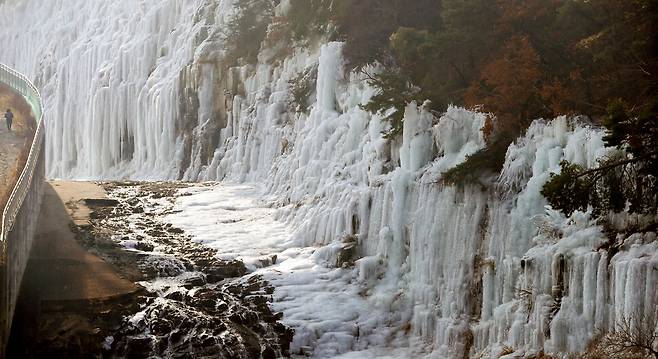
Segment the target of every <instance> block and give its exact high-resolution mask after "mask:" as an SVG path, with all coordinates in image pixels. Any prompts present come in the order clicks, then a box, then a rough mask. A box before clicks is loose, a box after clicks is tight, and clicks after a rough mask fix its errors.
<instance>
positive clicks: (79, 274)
mask: <svg viewBox="0 0 658 359" xmlns="http://www.w3.org/2000/svg"><path fill="white" fill-rule="evenodd" d="M105 198H106V196H105V193H104V191H103V190H102V188H100V187H99V186H97V185H96V184H94V183H89V182H53V183H47V184H46V186H45V190H44V197H43V204H42V207H41V215H40V217H39V226H38V230H37V235H36V238H35V243H34V247H33V249H32V256H31V258H30V262H29V263H28V267H27V272H26V277H25V280H26V281H27V282H26V283H25V285H30V286H32V287H33V288H34V289H33V290H37V291H38V292H39V297H40V298H41V302H42V304H45V303H46V302H57V303H62V302H75V303H80V304H83V303H88V302H94V301H102V300H109V299H113V298H115V297H118V296H124V295H127V294H130V293H134V292H135V291H137V290H138V288H137V286H135V285H134V284H133V283H132V282H130V281H128V280H126V279H124V278H121V277H120V276H119V275H118V274H117V273H116V271H115V270H114V268H113V267H112V266H111V265H110V264H108V263H106V262H105V261H103V260H102V259H101V258H99V257H97V256H95V255H93V254H90V253H88V252H87V251H86V250H85V249H84V248H83V247H82V246H80V244H78V242H77V241H76V239H75V235H74V234H73V232H72V231H71V227H70V226H71V224H73V223H74V222H75V224H76V225H84V224H86V223H87V222H88V220H89V213H90V211H89V208H87V206H86V205H84V200H85V199H105ZM65 203H66V204H68V208H67V205H65Z"/></svg>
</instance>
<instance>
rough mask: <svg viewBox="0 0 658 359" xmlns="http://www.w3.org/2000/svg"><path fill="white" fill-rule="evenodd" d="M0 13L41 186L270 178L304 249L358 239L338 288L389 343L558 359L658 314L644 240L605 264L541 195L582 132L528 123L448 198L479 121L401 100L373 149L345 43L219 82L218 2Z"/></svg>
mask: <svg viewBox="0 0 658 359" xmlns="http://www.w3.org/2000/svg"><path fill="white" fill-rule="evenodd" d="M0 13H4V14H11V16H8V18H9V19H10V20H9V23H10V25H9V26H7V27H6V28H7V29H8V30H7V31H5V30H3V32H2V33H0V45H2V48H5V49H8V50H7V51H3V52H2V53H0V61H3V62H8V63H9V64H11V65H14V66H16V67H18V68H19V69H21V70H23V71H25V72H26V73H27V74H30V75H31V76H33V77H35V78H36V79H37V82H38V83H39V84H40V85H41V87H42V88H43V92H44V96H45V97H46V108H47V113H48V121H49V127H48V139H47V141H48V147H47V149H46V151H47V154H48V170H49V174H50V176H51V177H73V178H117V177H126V176H128V177H133V178H160V179H174V178H183V179H186V180H192V181H196V180H231V181H238V182H241V181H250V182H260V183H265V184H266V187H267V189H268V191H267V200H268V201H270V202H271V203H272V205H273V206H276V207H278V208H280V209H279V218H280V219H281V220H283V221H287V222H288V223H290V224H291V225H292V227H293V228H296V229H297V231H296V233H295V234H294V236H295V240H296V241H297V243H298V244H300V245H302V244H303V245H305V246H308V245H316V246H318V247H321V246H330V247H331V248H334V247H336V248H341V246H342V245H343V243H346V242H349V241H354V240H355V241H357V244H358V246H357V250H356V253H355V258H354V259H355V263H354V267H353V274H354V275H353V279H352V281H353V282H354V284H356V285H358V286H360V287H361V288H362V290H361V291H360V293H362V295H363V296H364V297H365V298H366V300H368V302H369V303H370V304H371V308H372V310H373V313H380V314H381V316H380V317H379V318H383V319H381V320H380V321H379V322H378V325H379V326H386V327H387V328H388V329H389V332H390V333H391V334H390V336H389V337H387V339H386V340H388V342H389V343H390V344H391V345H413V344H412V343H415V342H414V341H413V340H415V339H414V338H416V339H419V340H421V342H423V343H425V345H426V346H427V350H426V352H427V355H428V356H432V357H435V358H457V357H460V358H461V357H462V356H463V355H464V354H470V355H471V356H475V355H477V354H485V355H491V356H496V355H497V354H498V353H500V352H501V351H502V348H503V346H509V347H511V348H514V349H515V350H516V353H515V355H526V356H529V355H532V354H533V353H537V352H538V351H540V350H544V351H546V352H550V353H554V354H566V353H569V352H579V351H582V350H584V348H585V346H586V344H587V342H588V341H589V339H590V338H591V337H592V336H593V334H594V333H595V332H596V331H598V330H606V329H609V328H611V327H612V326H613V325H614V322H615V321H616V320H618V319H619V318H621V317H622V316H623V315H628V314H630V313H632V312H633V311H636V310H641V311H643V312H644V313H650V312H651V310H653V309H652V308H655V306H656V304H658V303H656V300H657V299H656V297H657V296H656V294H658V292H657V290H656V283H658V274H657V271H656V266H657V265H658V255H657V254H656V253H657V249H658V248H656V246H657V244H656V236H655V234H651V233H649V234H642V235H640V234H636V235H631V236H629V237H628V238H625V237H623V236H622V237H621V238H618V239H617V240H618V242H619V243H621V246H620V248H619V249H620V250H619V251H618V252H617V253H613V252H608V251H607V250H606V249H605V248H608V247H606V246H605V245H604V244H605V243H606V242H607V241H608V238H607V237H606V236H605V235H604V233H603V231H602V228H600V227H599V226H597V224H596V223H595V221H594V220H593V219H591V218H590V216H589V214H588V213H580V212H577V213H575V214H574V215H573V216H572V217H571V218H565V217H564V216H563V215H561V214H560V213H557V212H555V211H553V210H551V209H550V208H547V207H546V201H545V200H544V199H543V198H542V196H541V194H540V190H541V188H542V185H543V184H544V183H545V182H546V181H547V179H548V178H549V176H550V173H551V172H553V171H557V170H558V169H559V162H560V161H561V160H563V159H567V160H570V161H573V162H576V163H580V164H582V165H585V166H588V167H592V166H594V165H595V164H596V160H597V158H599V157H600V156H602V155H604V154H605V153H606V151H608V150H607V149H605V148H604V147H603V141H602V133H601V131H599V130H597V129H593V128H591V127H590V126H588V125H586V124H585V122H584V121H578V120H570V119H567V118H564V117H562V118H558V119H555V120H551V121H541V120H540V121H535V122H534V123H533V125H532V126H531V127H530V129H529V130H528V131H527V133H526V134H525V135H524V136H523V137H522V138H520V139H518V140H517V141H516V143H515V144H513V145H511V146H510V148H509V150H508V153H507V158H506V163H505V167H504V170H503V172H502V173H501V174H500V176H499V177H498V178H494V179H488V180H487V179H484V180H483V184H482V185H473V186H466V187H464V188H455V187H450V186H446V185H444V184H443V182H442V173H443V172H445V171H446V170H447V169H449V168H452V167H454V166H455V165H456V164H459V163H460V162H462V161H463V160H464V159H465V158H466V156H467V155H469V154H471V153H474V152H475V151H477V150H478V149H480V148H482V147H483V146H484V139H483V138H482V133H481V131H480V128H481V127H482V126H483V123H484V120H485V115H483V114H480V113H475V112H470V111H467V110H464V109H460V108H456V107H451V108H449V109H447V111H446V112H445V113H444V114H440V115H436V114H431V113H429V112H428V111H426V110H425V106H424V105H423V104H409V106H408V108H407V109H406V111H405V124H404V129H403V135H402V137H401V139H399V140H397V141H387V140H385V139H384V138H383V137H382V135H381V132H382V130H383V129H385V127H386V123H385V122H384V121H382V119H381V118H380V117H379V116H376V115H375V116H373V115H370V114H368V113H366V112H364V111H363V110H362V109H361V108H360V107H359V105H360V104H364V103H366V102H367V101H368V99H369V98H370V97H371V96H372V95H373V90H372V89H371V88H369V87H368V86H367V85H366V82H365V81H364V79H363V78H362V77H360V76H359V75H358V74H354V73H346V71H344V69H343V68H342V58H341V47H342V45H341V44H340V43H326V44H317V46H311V47H310V48H305V49H302V48H299V49H294V51H293V54H292V55H290V56H288V57H286V58H285V59H280V60H273V59H272V58H271V57H270V56H268V51H266V50H267V49H265V51H263V53H262V54H261V56H260V61H259V64H258V65H256V66H245V67H240V68H232V69H227V68H224V67H223V66H222V44H221V41H220V40H218V36H217V34H218V33H219V32H220V31H221V28H222V24H223V23H224V22H225V19H226V16H227V14H229V13H230V1H210V0H207V1H202V0H195V1H182V0H165V1H155V0H153V1H149V0H144V1H141V2H134V1H129V0H125V1H114V2H107V1H101V0H84V1H82V0H57V1H49V2H46V3H44V2H42V1H37V0H21V1H14V2H6V3H5V4H4V5H0ZM100 14H103V15H100ZM34 18H38V19H42V21H41V22H40V23H39V24H37V25H35V24H34V23H32V22H31V21H29V20H26V19H34ZM315 67H317V81H316V86H315V91H314V92H313V94H312V95H311V100H312V101H311V102H312V103H313V105H312V106H311V107H310V110H309V111H308V113H295V111H294V106H293V105H291V95H290V82H289V81H290V80H292V79H294V78H296V77H297V75H298V74H299V73H302V72H308V70H309V69H314V68H315ZM331 253H333V254H332V255H333V256H335V257H337V256H338V255H339V253H340V251H339V250H338V251H333V252H331ZM336 259H337V258H332V259H331V260H330V261H329V262H332V261H333V262H336ZM363 330H364V331H363V332H360V333H359V334H358V335H351V336H350V335H347V336H346V337H344V338H343V339H344V340H343V342H342V343H343V346H342V347H341V348H342V350H344V351H349V350H356V349H363V348H364V347H367V346H368V345H371V344H372V343H370V344H369V342H368V340H369V339H368V338H371V337H370V336H369V334H372V333H374V332H375V331H376V330H375V328H370V329H363ZM368 330H370V331H371V333H368ZM301 332H303V331H301ZM320 334H321V333H320ZM320 334H318V335H320ZM394 338H396V339H395V340H393V339H394ZM400 338H407V339H406V340H407V342H406V344H404V343H403V344H401V343H400ZM386 340H384V342H386ZM308 341H309V342H308V343H306V342H304V339H303V338H297V345H298V346H302V345H310V346H312V345H314V344H315V343H314V342H313V340H312V339H308ZM381 342H382V341H381V340H380V341H379V342H378V345H381ZM372 345H374V344H372Z"/></svg>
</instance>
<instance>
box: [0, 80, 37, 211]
mask: <svg viewBox="0 0 658 359" xmlns="http://www.w3.org/2000/svg"><path fill="white" fill-rule="evenodd" d="M7 109H11V110H12V112H13V113H14V123H13V126H12V131H11V132H10V131H9V130H8V129H7V125H6V123H5V119H4V113H5V111H7ZM35 128H36V121H35V119H34V116H33V115H32V111H31V109H30V106H29V105H28V104H27V102H25V100H24V99H23V98H22V97H21V96H20V95H19V94H17V93H15V92H14V91H13V90H11V88H9V87H7V86H4V85H0V205H1V206H2V207H4V204H5V202H6V200H7V198H8V197H9V194H10V193H11V190H12V189H13V187H14V184H15V183H16V180H17V179H18V176H19V175H20V172H21V171H22V169H23V166H24V164H25V160H26V159H27V154H28V152H29V149H30V145H31V143H32V138H33V136H34V130H35Z"/></svg>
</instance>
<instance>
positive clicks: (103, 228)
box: [75, 182, 293, 359]
mask: <svg viewBox="0 0 658 359" xmlns="http://www.w3.org/2000/svg"><path fill="white" fill-rule="evenodd" d="M102 186H103V187H104V188H105V189H106V191H107V192H108V194H109V197H110V198H111V199H108V200H93V201H88V202H87V203H86V205H87V206H89V207H91V208H92V210H93V212H92V214H91V218H92V219H91V221H90V222H91V223H90V225H88V226H84V227H78V228H75V230H76V231H77V237H78V240H79V241H80V242H81V243H82V244H83V245H84V246H85V247H86V248H87V249H88V250H89V251H90V252H92V253H95V254H97V255H98V256H100V257H102V258H104V259H105V260H106V261H108V262H110V263H112V264H113V265H114V266H115V267H117V269H118V271H119V272H120V273H121V274H122V275H123V276H124V277H125V278H129V279H131V280H132V281H134V282H137V283H139V284H140V285H141V286H143V287H144V290H143V291H141V292H140V293H138V294H137V295H136V296H135V297H133V298H130V300H129V301H128V302H127V303H124V304H121V305H120V307H117V308H107V311H106V312H107V315H108V318H107V320H106V321H104V322H103V323H104V325H100V326H97V328H96V332H97V333H96V336H97V337H103V340H102V343H98V345H99V346H100V345H102V348H101V349H100V354H101V356H102V357H107V358H116V357H121V358H123V357H126V358H157V357H163V358H261V357H262V358H265V359H268V358H277V357H286V356H288V348H289V344H290V341H291V340H292V336H293V332H292V330H291V329H289V328H287V327H285V326H284V325H282V324H281V323H279V320H280V319H281V314H280V313H273V312H272V311H271V310H270V306H269V305H268V303H269V302H270V301H271V294H272V293H273V290H274V289H273V288H272V287H271V286H270V285H268V283H266V282H265V281H264V280H262V278H260V277H258V276H251V275H249V274H248V273H247V269H246V268H245V265H244V264H243V263H242V262H240V261H235V260H234V261H224V260H220V259H217V258H216V256H215V254H216V253H215V251H214V250H212V249H209V248H206V247H204V246H202V245H200V244H197V243H194V242H192V241H191V240H190V238H189V237H188V236H187V235H186V234H185V233H184V232H183V231H182V230H181V229H179V228H176V227H173V226H172V225H170V224H167V223H164V222H162V221H161V218H162V217H163V216H164V215H166V214H168V213H171V211H172V210H173V203H174V199H175V195H176V193H177V191H178V189H180V188H183V187H185V186H186V185H185V184H181V183H136V182H120V183H116V182H113V183H103V184H102ZM117 317H118V318H117ZM112 318H113V319H112ZM112 322H113V323H114V325H110V324H111V323H112ZM85 357H86V356H85Z"/></svg>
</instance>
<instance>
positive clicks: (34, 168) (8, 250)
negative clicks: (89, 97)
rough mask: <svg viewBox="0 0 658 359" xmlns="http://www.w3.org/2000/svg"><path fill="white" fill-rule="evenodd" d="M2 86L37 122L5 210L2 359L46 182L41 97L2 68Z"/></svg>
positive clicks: (0, 237)
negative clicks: (19, 97)
mask: <svg viewBox="0 0 658 359" xmlns="http://www.w3.org/2000/svg"><path fill="white" fill-rule="evenodd" d="M0 83H2V84H5V85H7V86H9V87H11V88H12V89H13V90H14V91H16V92H18V93H19V94H21V95H22V96H23V98H25V100H26V101H27V103H28V104H29V105H30V107H31V108H32V113H33V115H34V118H35V119H36V121H37V127H36V131H35V133H34V138H33V140H32V145H31V147H30V153H29V155H28V158H27V161H26V163H25V167H24V168H23V171H22V172H21V174H20V176H19V177H18V180H17V182H16V185H15V186H14V188H13V189H12V192H11V194H10V195H9V198H8V200H7V203H6V204H5V206H4V208H3V209H2V225H1V228H0V249H1V252H0V256H1V257H0V281H1V285H2V286H1V287H0V289H2V292H1V293H0V358H3V357H4V355H5V351H6V348H7V344H8V343H7V341H8V339H9V333H10V330H11V323H12V317H13V314H14V309H15V307H16V300H17V298H18V293H19V291H20V285H21V281H22V279H23V274H24V272H25V268H26V266H27V262H28V259H29V255H30V250H31V248H32V242H33V239H34V235H35V233H36V227H37V221H38V218H39V211H40V208H41V193H42V189H43V183H44V181H45V159H44V153H43V152H44V146H43V142H44V137H45V136H44V131H45V129H44V123H43V106H42V102H41V96H40V94H39V91H38V90H37V88H36V87H35V86H34V85H33V84H32V83H31V82H30V80H28V78H27V77H26V76H24V75H22V74H21V73H19V72H17V71H15V70H13V69H11V68H9V67H8V66H5V65H3V64H0Z"/></svg>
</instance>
